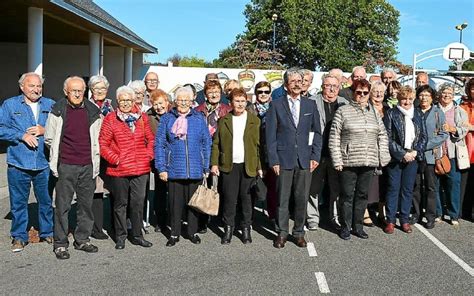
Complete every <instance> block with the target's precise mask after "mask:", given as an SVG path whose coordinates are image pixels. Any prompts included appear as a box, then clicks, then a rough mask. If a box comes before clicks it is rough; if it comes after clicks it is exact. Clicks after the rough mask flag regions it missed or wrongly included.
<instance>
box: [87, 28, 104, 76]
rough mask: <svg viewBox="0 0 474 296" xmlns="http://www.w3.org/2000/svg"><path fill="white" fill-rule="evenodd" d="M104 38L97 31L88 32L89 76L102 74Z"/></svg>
mask: <svg viewBox="0 0 474 296" xmlns="http://www.w3.org/2000/svg"><path fill="white" fill-rule="evenodd" d="M103 55H104V39H103V37H102V35H101V34H99V33H89V76H94V75H103V73H104V67H103Z"/></svg>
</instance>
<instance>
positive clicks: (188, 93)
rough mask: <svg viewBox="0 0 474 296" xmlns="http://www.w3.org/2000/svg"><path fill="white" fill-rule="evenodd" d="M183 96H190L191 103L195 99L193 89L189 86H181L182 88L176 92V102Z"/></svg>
mask: <svg viewBox="0 0 474 296" xmlns="http://www.w3.org/2000/svg"><path fill="white" fill-rule="evenodd" d="M182 95H185V96H188V97H189V99H190V100H191V101H192V100H193V98H194V92H193V90H192V88H190V87H189V86H181V87H179V88H178V89H177V90H176V91H175V92H174V100H175V101H176V99H177V98H178V96H182Z"/></svg>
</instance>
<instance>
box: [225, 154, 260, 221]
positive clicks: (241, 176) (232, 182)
mask: <svg viewBox="0 0 474 296" xmlns="http://www.w3.org/2000/svg"><path fill="white" fill-rule="evenodd" d="M252 180H254V178H253V177H249V176H248V175H247V173H246V172H245V164H243V163H234V164H233V167H232V170H231V171H230V172H229V173H224V172H223V173H222V183H223V184H222V185H223V186H222V189H223V192H222V193H223V195H224V200H223V201H224V204H223V215H222V220H223V221H224V223H225V224H226V225H228V226H232V227H234V226H235V214H236V212H237V202H240V205H241V210H242V212H241V214H242V219H241V227H242V228H249V227H250V225H252V197H251V195H250V186H251V185H252Z"/></svg>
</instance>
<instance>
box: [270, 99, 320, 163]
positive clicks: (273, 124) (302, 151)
mask: <svg viewBox="0 0 474 296" xmlns="http://www.w3.org/2000/svg"><path fill="white" fill-rule="evenodd" d="M265 118H266V130H265V139H266V143H267V154H268V162H269V166H270V167H273V166H274V165H280V168H281V169H286V170H290V169H294V168H295V167H297V166H299V167H300V168H302V169H309V166H310V161H311V160H316V161H317V162H319V161H320V158H321V148H322V136H321V125H320V123H319V113H318V109H317V108H316V103H315V102H314V101H313V100H310V99H307V98H301V103H300V116H299V122H298V126H296V125H295V123H294V122H293V118H292V116H291V111H290V106H289V103H288V99H287V97H286V96H283V97H280V98H279V99H278V100H275V101H272V102H271V103H270V108H269V109H268V112H267V115H266V117H265ZM311 136H312V141H311V142H309V140H310V139H311Z"/></svg>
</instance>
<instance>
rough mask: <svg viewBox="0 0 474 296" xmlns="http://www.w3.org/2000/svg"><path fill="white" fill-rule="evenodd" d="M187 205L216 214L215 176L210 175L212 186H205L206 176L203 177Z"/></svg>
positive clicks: (216, 193) (217, 208) (212, 214)
mask: <svg viewBox="0 0 474 296" xmlns="http://www.w3.org/2000/svg"><path fill="white" fill-rule="evenodd" d="M188 206H190V207H192V208H194V209H195V210H197V211H199V212H201V213H204V214H208V215H210V216H217V214H218V212H219V193H218V192H217V177H216V176H213V177H212V187H211V188H208V187H207V178H203V181H202V184H201V185H199V186H198V188H197V189H196V192H194V194H193V196H192V197H191V199H190V200H189V203H188Z"/></svg>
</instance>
